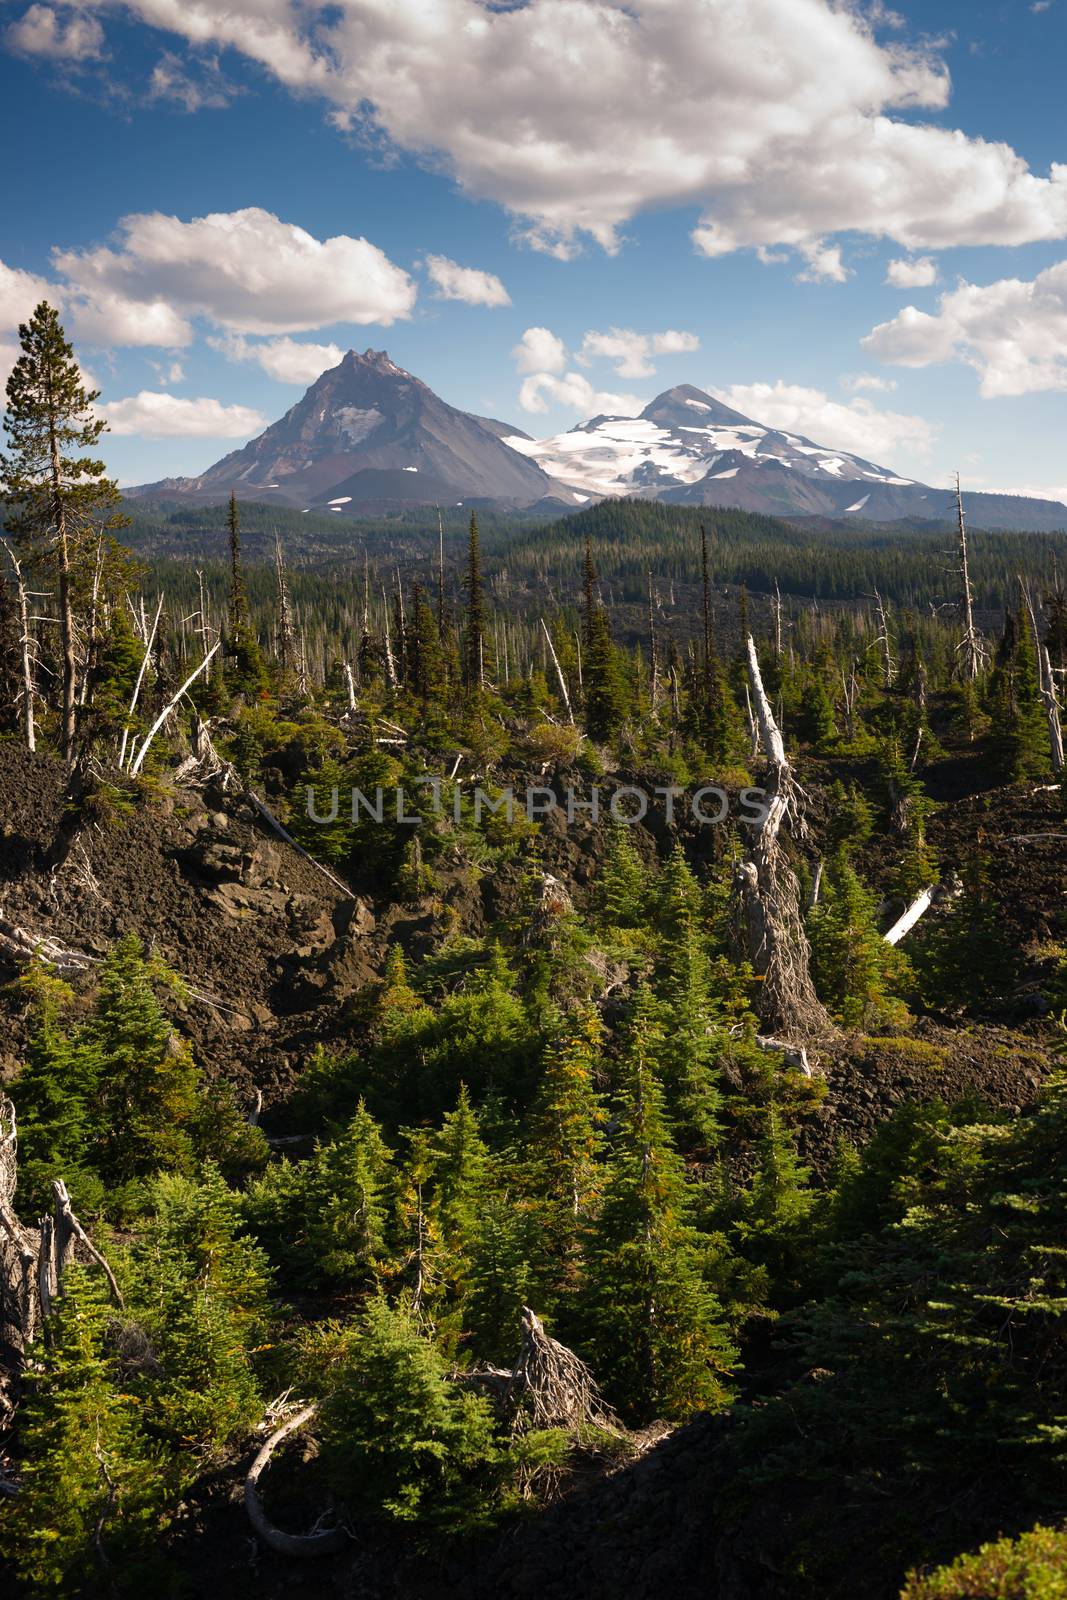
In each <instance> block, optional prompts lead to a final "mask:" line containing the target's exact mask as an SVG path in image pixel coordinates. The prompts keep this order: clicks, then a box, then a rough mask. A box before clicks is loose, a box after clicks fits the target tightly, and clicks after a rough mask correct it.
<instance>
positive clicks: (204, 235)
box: [55, 206, 416, 345]
mask: <svg viewBox="0 0 1067 1600" xmlns="http://www.w3.org/2000/svg"><path fill="white" fill-rule="evenodd" d="M118 231H119V242H118V247H117V248H115V249H112V248H110V247H106V246H101V247H100V248H97V249H93V250H86V251H77V250H66V251H63V250H60V251H57V252H55V264H56V268H57V270H58V271H59V272H60V273H62V274H63V275H64V276H65V277H66V278H68V279H69V280H70V281H71V284H72V285H73V286H74V289H75V291H76V292H77V293H78V294H79V295H80V297H81V302H82V305H83V310H82V312H81V313H80V315H81V319H82V331H83V337H85V338H90V337H96V338H97V339H98V341H99V342H101V343H106V342H113V343H116V344H124V343H158V344H174V345H180V344H185V343H188V340H189V337H190V334H189V329H188V324H187V322H186V321H185V318H187V317H188V316H191V315H194V314H197V313H199V314H202V315H203V316H206V317H208V318H210V319H211V320H212V321H213V322H216V323H218V324H220V325H221V326H222V327H225V328H229V329H231V330H232V331H234V332H238V333H299V332H303V331H306V330H309V329H312V328H321V327H325V326H327V325H329V324H330V323H334V322H354V323H369V322H378V323H382V324H384V325H389V324H390V323H392V322H395V321H397V319H399V318H404V317H407V316H409V315H410V313H411V309H412V307H413V305H414V303H415V295H416V290H415V285H414V283H413V282H412V280H411V278H410V277H409V276H408V274H407V273H406V272H405V271H404V270H403V269H402V268H401V267H398V266H395V265H394V263H393V262H392V261H390V260H389V258H388V257H387V256H386V255H385V254H384V253H383V252H382V251H381V250H379V249H378V247H377V246H376V245H373V244H371V243H369V241H368V240H366V239H357V238H350V237H348V236H347V235H345V234H341V235H338V236H337V237H336V238H333V239H325V240H319V239H316V238H314V236H313V235H312V234H310V233H307V232H305V230H304V229H303V228H299V227H296V226H295V225H294V224H292V223H287V222H282V221H281V220H280V218H278V217H276V216H274V215H273V213H272V212H269V211H264V210H262V209H261V208H259V207H258V206H249V207H247V208H246V209H244V210H242V211H228V212H214V213H212V214H210V215H208V216H204V217H195V218H194V219H193V220H192V221H191V222H183V221H182V220H181V218H180V217H173V216H165V215H163V214H162V213H161V212H158V211H157V212H152V213H149V214H144V215H137V216H129V217H124V218H123V220H122V221H121V222H120V224H119V230H118ZM131 306H132V307H134V308H135V309H134V310H130V309H129V308H130V307H131ZM163 308H169V309H170V311H171V320H172V326H171V327H170V328H169V329H167V328H165V327H163V326H162V324H165V323H166V322H167V320H168V318H167V316H166V314H165V310H164V309H163ZM155 323H159V324H160V325H161V326H160V330H159V332H158V335H157V336H156V337H154V338H153V337H150V336H149V335H150V333H151V325H154V324H155ZM142 324H146V325H145V326H143V327H142ZM139 328H140V332H139V333H138V329H139Z"/></svg>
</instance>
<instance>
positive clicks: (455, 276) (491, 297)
mask: <svg viewBox="0 0 1067 1600" xmlns="http://www.w3.org/2000/svg"><path fill="white" fill-rule="evenodd" d="M426 271H427V273H428V274H429V277H430V282H431V283H432V284H433V286H434V288H435V289H436V290H437V293H438V296H439V298H440V299H442V300H463V301H464V302H465V303H466V304H467V305H469V306H509V305H510V304H511V296H510V295H509V294H508V291H507V290H506V289H505V288H504V285H503V284H502V283H501V281H500V279H499V278H498V277H496V275H495V274H494V273H492V272H480V271H479V270H478V268H477V267H461V266H460V265H459V263H458V262H456V261H450V260H449V259H448V257H447V256H427V257H426Z"/></svg>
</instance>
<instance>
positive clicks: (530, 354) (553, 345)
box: [511, 328, 567, 372]
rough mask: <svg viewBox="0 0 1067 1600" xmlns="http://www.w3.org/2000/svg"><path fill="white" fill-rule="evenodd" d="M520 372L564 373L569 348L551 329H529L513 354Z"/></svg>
mask: <svg viewBox="0 0 1067 1600" xmlns="http://www.w3.org/2000/svg"><path fill="white" fill-rule="evenodd" d="M511 354H512V356H513V357H514V359H515V365H516V366H517V367H518V369H519V371H520V372H562V371H563V370H564V368H565V367H566V365H567V346H566V345H565V344H564V343H563V340H562V339H560V338H558V337H557V336H556V335H555V334H554V333H553V332H552V330H551V329H550V328H527V330H526V332H525V333H524V334H523V336H522V338H521V339H520V340H519V342H518V344H517V345H515V347H514V348H513V350H512V352H511Z"/></svg>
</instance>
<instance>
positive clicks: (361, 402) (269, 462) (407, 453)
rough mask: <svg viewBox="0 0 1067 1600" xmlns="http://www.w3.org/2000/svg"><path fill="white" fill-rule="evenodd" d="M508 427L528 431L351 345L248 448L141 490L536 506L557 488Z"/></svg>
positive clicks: (311, 500)
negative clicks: (461, 406)
mask: <svg viewBox="0 0 1067 1600" xmlns="http://www.w3.org/2000/svg"><path fill="white" fill-rule="evenodd" d="M505 432H507V433H508V434H509V435H510V436H513V437H515V438H518V439H524V435H522V434H521V433H519V432H518V431H517V430H514V429H509V428H508V427H507V425H506V424H504V423H501V422H496V421H494V420H492V419H483V418H481V417H475V416H471V415H470V414H469V413H468V412H466V411H458V410H457V409H456V408H455V407H454V406H450V405H447V404H446V403H445V401H443V400H441V399H439V398H438V396H437V395H435V394H434V392H433V390H432V389H429V388H428V387H427V386H426V384H424V383H422V382H420V380H419V379H418V378H415V377H413V376H412V374H411V373H410V372H405V371H404V369H403V368H402V367H398V366H397V365H396V364H395V363H394V362H392V361H390V359H389V357H388V356H387V355H386V353H385V352H384V351H380V350H367V351H366V352H365V353H364V354H363V355H359V354H358V353H357V352H356V351H355V350H350V351H349V352H348V354H347V355H346V356H345V358H344V360H343V361H341V363H340V364H339V365H338V366H336V367H331V368H330V369H329V370H328V371H327V372H324V373H323V374H322V376H321V377H320V378H318V379H316V381H315V382H314V383H313V384H312V385H311V387H310V389H308V391H307V393H306V394H305V395H304V397H303V399H302V400H299V401H298V402H297V404H296V405H295V406H293V407H292V409H291V410H289V411H287V412H286V414H285V416H284V417H282V418H281V419H280V421H278V422H275V423H272V425H271V426H270V427H269V428H267V429H266V431H265V432H264V433H261V434H260V436H259V437H258V438H257V439H253V440H252V441H251V442H250V443H249V444H246V445H245V446H244V447H243V448H242V449H240V450H235V451H233V452H232V453H231V454H230V455H228V456H224V457H223V459H222V460H221V461H218V462H216V463H215V465H214V466H212V467H209V468H208V470H207V471H206V472H204V473H202V474H201V475H200V476H199V477H197V478H177V479H169V480H164V481H163V482H162V483H155V484H146V485H144V486H142V487H141V488H140V489H138V490H134V491H132V493H133V494H135V495H137V494H140V495H148V494H152V495H156V496H158V495H180V496H182V497H185V496H191V497H195V498H197V499H201V500H217V499H220V498H222V497H223V496H225V495H228V494H229V493H230V492H231V491H232V492H233V493H235V494H237V495H238V496H239V497H240V498H242V499H255V500H263V501H266V502H268V503H270V502H275V503H280V504H283V505H290V506H296V507H299V508H300V509H301V510H302V509H304V508H305V507H312V506H317V507H322V508H326V507H327V506H331V505H332V507H333V509H336V510H338V511H341V510H346V509H349V508H351V509H353V510H355V509H357V508H358V509H360V510H364V509H367V508H368V506H370V505H375V506H379V505H390V504H397V503H400V504H403V503H415V504H420V503H421V504H432V503H434V502H435V501H446V502H455V501H456V500H459V499H463V500H466V499H486V500H493V501H497V502H502V503H505V504H513V505H529V504H530V503H531V502H533V501H537V500H540V499H542V498H544V497H545V496H546V495H553V494H558V493H559V486H558V485H557V484H555V483H554V482H553V480H552V479H551V478H550V477H548V476H547V474H546V473H545V472H544V470H543V469H542V468H541V467H540V466H539V465H538V464H537V463H536V462H534V461H532V460H530V459H529V458H528V456H526V455H524V454H520V452H518V451H517V450H515V449H513V448H512V447H511V446H510V445H509V444H506V443H505V442H504V440H503V439H502V437H501V434H503V433H505ZM127 492H128V493H130V492H131V491H127ZM563 498H564V499H570V500H571V501H574V498H575V497H573V496H566V495H565V496H564V497H563Z"/></svg>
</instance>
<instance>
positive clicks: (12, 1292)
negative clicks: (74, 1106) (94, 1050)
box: [0, 1095, 41, 1418]
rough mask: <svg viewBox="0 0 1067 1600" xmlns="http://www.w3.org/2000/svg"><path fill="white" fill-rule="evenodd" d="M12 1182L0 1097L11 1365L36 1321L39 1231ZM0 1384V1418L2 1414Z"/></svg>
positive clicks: (1, 1231) (0, 1304)
mask: <svg viewBox="0 0 1067 1600" xmlns="http://www.w3.org/2000/svg"><path fill="white" fill-rule="evenodd" d="M17 1185H18V1125H17V1123H16V1120H15V1107H14V1106H13V1105H12V1103H11V1101H10V1100H9V1099H8V1098H7V1096H6V1095H3V1096H0V1364H4V1362H5V1357H6V1359H7V1361H9V1362H11V1364H12V1366H14V1367H18V1366H19V1365H21V1361H22V1357H23V1356H24V1355H25V1353H26V1350H27V1347H28V1346H29V1345H30V1343H31V1342H32V1340H33V1336H34V1334H35V1333H36V1332H37V1328H38V1326H39V1323H40V1301H39V1299H38V1296H37V1258H38V1255H39V1253H40V1245H41V1240H40V1235H39V1234H38V1232H37V1230H36V1229H35V1228H27V1227H25V1226H24V1225H23V1224H22V1223H21V1222H20V1221H19V1219H18V1217H17V1216H16V1215H15V1189H16V1187H17ZM3 1410H4V1404H3V1390H2V1387H0V1418H2V1417H3Z"/></svg>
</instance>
